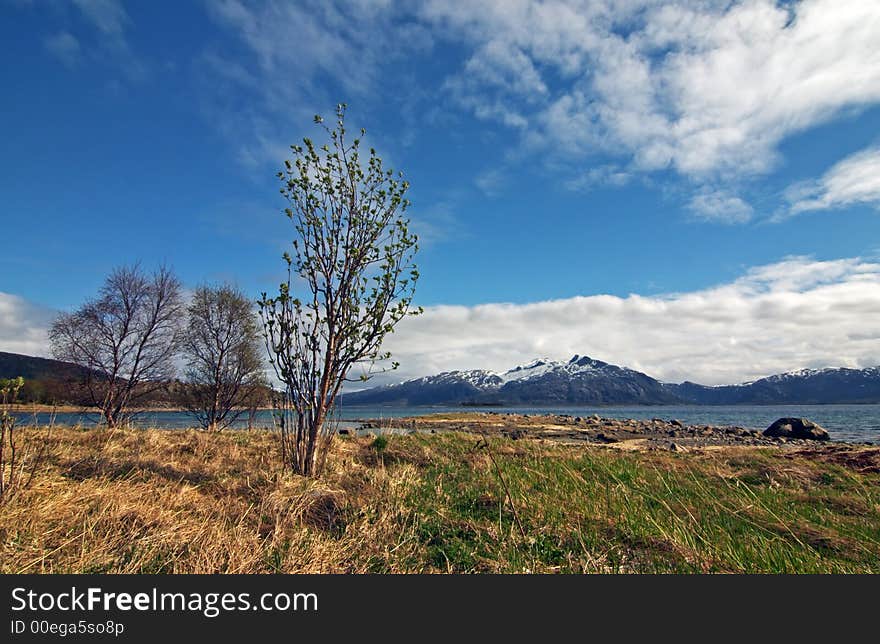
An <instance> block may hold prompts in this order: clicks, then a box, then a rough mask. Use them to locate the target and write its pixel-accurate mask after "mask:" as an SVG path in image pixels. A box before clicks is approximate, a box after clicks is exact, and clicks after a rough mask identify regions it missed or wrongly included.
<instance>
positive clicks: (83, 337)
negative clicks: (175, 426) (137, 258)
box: [49, 265, 183, 427]
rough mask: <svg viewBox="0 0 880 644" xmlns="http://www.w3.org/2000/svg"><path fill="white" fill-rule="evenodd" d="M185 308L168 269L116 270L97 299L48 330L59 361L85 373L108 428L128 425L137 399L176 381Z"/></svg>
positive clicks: (93, 398)
mask: <svg viewBox="0 0 880 644" xmlns="http://www.w3.org/2000/svg"><path fill="white" fill-rule="evenodd" d="M182 312H183V304H182V301H181V297H180V282H179V281H178V279H177V278H176V277H175V276H174V274H173V273H172V272H171V271H170V270H169V269H168V268H166V267H164V266H163V267H160V268H159V269H158V270H156V271H155V272H154V273H153V274H152V275H147V274H146V273H144V272H143V271H142V270H141V268H140V266H138V265H134V266H130V267H121V268H117V269H115V270H114V271H113V272H112V273H111V274H110V275H109V276H108V277H107V279H106V281H105V282H104V286H103V287H102V288H101V291H100V293H99V294H98V297H97V298H95V299H93V300H89V301H88V302H86V303H85V304H84V305H83V306H82V307H81V308H80V309H78V310H77V311H74V312H73V313H63V314H61V315H60V316H59V317H58V318H57V319H56V320H55V322H54V323H53V324H52V327H51V329H50V330H49V340H50V342H51V344H52V353H53V355H54V356H55V358H57V359H58V360H64V361H67V362H73V363H75V364H78V365H80V366H82V367H85V369H86V371H85V374H86V375H85V376H84V379H85V383H84V384H85V387H86V390H87V391H88V394H89V398H90V399H91V402H92V404H94V405H96V406H98V407H99V408H100V409H101V413H102V415H103V417H104V421H105V422H106V423H107V426H108V427H117V426H119V425H123V424H125V423H127V422H128V420H129V418H130V407H131V405H132V403H134V402H136V401H137V400H138V399H140V398H142V397H144V396H148V395H150V394H151V393H154V392H155V391H157V390H158V389H160V388H162V387H163V386H164V385H165V383H166V382H167V381H168V380H170V379H171V378H172V377H173V376H174V371H175V369H174V355H175V353H176V352H177V348H178V345H179V343H180V337H181V336H180V321H181V315H182Z"/></svg>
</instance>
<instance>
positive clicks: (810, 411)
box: [17, 405, 880, 443]
mask: <svg viewBox="0 0 880 644" xmlns="http://www.w3.org/2000/svg"><path fill="white" fill-rule="evenodd" d="M453 412H489V413H496V414H504V413H516V414H569V415H571V416H590V415H592V414H598V415H599V416H602V417H605V418H636V419H646V420H650V419H651V418H662V419H664V420H671V419H677V420H680V421H681V422H683V423H686V424H689V425H720V426H727V425H734V426H737V427H745V428H748V429H759V430H764V429H766V428H767V427H768V426H769V425H770V424H771V423H772V422H773V421H774V420H776V419H777V418H782V417H786V416H788V417H797V418H809V419H810V420H812V421H815V422H817V423H819V424H820V425H822V426H823V427H825V428H826V429H827V430H828V432H829V434H830V435H831V439H832V440H836V441H851V442H871V443H880V405H735V406H718V407H715V406H696V405H686V406H666V405H663V406H618V407H458V406H425V407H400V406H394V407H391V406H388V407H380V406H370V405H365V406H348V407H343V408H341V409H339V410H338V412H337V415H338V417H339V419H340V420H342V421H348V422H351V421H357V420H361V419H367V418H379V419H389V420H390V419H394V418H401V417H404V416H423V415H425V414H436V413H445V414H449V413H453ZM17 416H18V417H19V420H20V422H21V423H26V424H34V423H37V424H40V425H45V424H48V423H50V422H52V415H51V414H48V413H36V414H28V413H20V414H17ZM98 421H99V416H98V415H97V414H93V413H75V412H73V413H71V412H67V413H58V414H55V415H54V422H55V423H56V424H63V425H76V424H81V425H86V426H88V425H94V424H95V423H97V422H98ZM134 424H135V425H136V426H138V427H157V428H165V429H182V428H186V427H193V426H194V425H195V421H194V419H193V418H192V416H189V415H188V414H186V413H184V412H180V411H149V412H143V413H140V414H138V415H137V416H136V417H135V419H134ZM245 426H247V417H246V416H242V417H241V418H240V419H239V420H238V422H237V423H236V425H235V427H238V428H243V427H245ZM255 426H257V427H272V426H273V417H272V412H271V411H261V412H259V413H258V414H257V417H256V422H255Z"/></svg>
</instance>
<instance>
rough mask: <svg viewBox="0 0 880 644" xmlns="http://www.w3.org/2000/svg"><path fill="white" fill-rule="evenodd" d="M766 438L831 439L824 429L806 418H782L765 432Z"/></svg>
mask: <svg viewBox="0 0 880 644" xmlns="http://www.w3.org/2000/svg"><path fill="white" fill-rule="evenodd" d="M764 436H781V437H783V438H806V439H808V440H814V441H827V440H828V439H829V438H830V437H829V436H828V432H827V431H825V429H824V428H823V427H821V426H820V425H817V424H816V423H814V422H813V421H812V420H807V419H806V418H780V419H779V420H777V421H776V422H774V423H773V424H772V425H770V427H768V428H767V429H765V430H764Z"/></svg>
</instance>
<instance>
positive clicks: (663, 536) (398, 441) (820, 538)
mask: <svg viewBox="0 0 880 644" xmlns="http://www.w3.org/2000/svg"><path fill="white" fill-rule="evenodd" d="M416 445H419V447H421V449H422V450H423V451H424V452H425V453H428V454H430V455H431V458H430V459H428V461H427V463H424V464H423V466H422V467H423V470H422V471H423V475H422V476H421V485H419V486H418V487H417V488H416V489H414V490H413V492H412V496H411V499H410V504H411V506H412V507H413V508H414V509H415V508H417V509H418V515H419V516H418V524H419V535H420V538H421V539H422V540H423V541H424V543H425V544H426V548H427V553H426V555H427V558H428V561H429V562H430V564H431V565H432V566H433V567H436V568H438V569H441V570H448V571H451V572H520V571H535V572H543V571H558V572H652V573H653V572H676V573H682V572H684V573H693V572H750V573H758V572H767V573H770V572H773V573H776V572H785V573H793V572H799V573H814V572H815V573H819V572H877V571H878V570H880V513H878V508H880V506H878V503H880V496H878V492H880V477H878V476H877V475H876V474H873V475H865V474H859V473H856V472H854V471H852V470H849V469H847V468H845V467H842V466H840V465H835V464H830V463H818V462H815V461H811V460H808V459H806V458H801V459H800V460H798V459H789V458H785V457H783V456H782V454H781V453H780V452H778V451H775V450H754V449H748V450H746V449H739V450H726V451H712V452H705V453H699V454H696V453H688V454H681V455H674V454H668V453H635V452H629V453H627V452H621V451H615V450H605V449H587V450H584V449H578V448H547V447H545V446H540V445H536V444H534V443H531V444H530V443H527V442H524V441H520V442H518V443H510V442H507V441H501V440H499V441H493V442H491V443H490V445H489V448H488V449H489V450H491V451H492V454H493V455H494V459H495V462H497V464H498V470H500V476H499V474H498V472H497V471H496V469H495V467H494V465H493V464H492V459H491V458H489V453H488V451H487V449H486V448H483V449H475V441H474V439H473V438H468V437H462V436H449V435H445V436H430V437H406V438H395V439H393V441H392V442H391V444H390V446H389V448H388V450H387V452H388V456H387V457H386V458H388V459H389V460H391V459H393V458H394V455H395V453H396V452H397V451H398V450H399V452H400V454H401V455H402V459H401V460H405V458H406V457H405V454H406V453H408V452H411V451H412V450H413V447H415V446H416ZM513 445H515V448H514V447H512V446H513ZM502 479H503V482H504V483H505V484H506V486H507V488H508V489H509V491H510V498H508V497H507V493H506V492H505V489H504V487H505V486H504V485H503V484H502ZM517 517H518V518H519V520H520V522H521V524H522V527H523V530H522V531H520V530H519V527H518V525H517V523H516V518H517Z"/></svg>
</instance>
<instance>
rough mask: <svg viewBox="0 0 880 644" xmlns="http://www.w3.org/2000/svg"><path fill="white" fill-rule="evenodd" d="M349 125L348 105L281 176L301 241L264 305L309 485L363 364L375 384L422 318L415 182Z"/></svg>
mask: <svg viewBox="0 0 880 644" xmlns="http://www.w3.org/2000/svg"><path fill="white" fill-rule="evenodd" d="M344 120H345V105H344V104H340V105H338V106H337V109H336V126H335V127H334V128H333V129H330V128H329V127H327V126H326V125H324V124H323V119H321V117H320V116H316V117H315V123H316V124H318V125H320V126H321V128H322V129H323V130H324V132H325V133H326V134H327V136H328V138H329V140H328V142H327V143H326V144H324V145H322V146H320V147H317V146H316V145H315V144H314V143H313V142H312V140H311V139H308V138H306V139H303V145H294V146H291V150H292V151H293V155H294V161H293V162H292V163H291V161H286V162H285V168H284V170H283V171H282V172H279V173H278V178H279V179H280V180H281V182H282V187H281V194H282V195H283V196H284V197H285V198H286V199H287V201H288V204H289V207H288V208H287V209H286V210H285V214H286V215H287V217H288V218H289V219H290V221H291V222H292V223H293V227H294V230H295V231H296V238H295V239H294V241H293V252H292V253H284V261H285V263H286V264H287V281H286V282H284V283H282V284H281V285H280V288H279V293H278V295H277V296H275V297H271V298H270V297H268V296H267V295H266V293H263V296H262V299H261V300H260V302H259V304H260V315H261V318H262V321H263V327H264V331H265V339H266V346H267V348H268V350H269V355H270V362H271V364H272V366H273V367H274V369H275V373H276V375H277V376H278V379H279V380H280V381H281V382H282V383H283V385H284V392H283V396H282V399H281V401H280V412H281V413H280V414H279V420H280V425H281V440H282V458H283V459H284V461H285V463H286V464H288V465H289V466H290V467H291V468H292V469H293V471H294V472H296V473H299V474H303V475H306V476H314V475H318V474H320V471H321V469H322V468H323V464H324V459H325V456H326V450H327V447H328V446H329V442H330V439H331V438H332V436H333V434H334V432H335V425H334V423H332V422H328V418H329V417H330V414H331V410H332V407H333V403H334V400H335V399H336V396H337V394H338V393H339V391H340V389H341V387H342V385H343V383H344V381H345V380H346V378H347V375H348V374H349V373H350V372H351V371H353V369H354V368H355V366H356V365H360V366H361V368H362V374H361V379H366V378H368V377H369V375H370V372H371V367H372V365H373V364H374V363H375V362H376V361H379V360H387V359H388V358H389V357H390V354H389V353H387V352H386V353H382V351H381V346H382V341H383V339H384V338H385V336H386V334H388V333H390V332H392V331H393V329H394V327H395V325H396V324H397V323H398V322H400V321H401V320H402V319H403V318H404V317H405V316H406V315H408V314H409V315H415V314H418V313H420V312H421V309H416V310H411V308H410V304H411V302H412V297H413V293H414V289H415V284H416V280H417V279H418V271H417V270H416V267H415V264H414V263H413V259H414V256H415V253H416V251H417V250H418V244H417V237H416V235H414V234H412V233H411V232H410V231H409V220H408V219H407V218H406V217H405V216H404V215H405V212H406V210H407V208H408V207H409V205H410V202H409V201H408V200H407V199H406V198H405V194H406V192H407V190H408V188H409V183H408V182H407V181H405V180H404V179H403V173H397V174H395V173H394V172H393V171H392V170H385V169H384V168H383V166H382V159H381V158H380V157H379V156H378V155H377V154H376V151H375V150H374V149H372V148H371V149H370V152H369V158H368V159H365V160H364V162H362V158H361V154H360V144H361V139H360V138H354V139H352V140H351V141H349V139H348V138H347V136H346V134H347V133H346V130H345V123H344ZM360 134H361V137H363V136H364V134H366V132H365V131H364V130H361V131H360ZM292 278H295V281H292ZM294 291H298V293H295V292H294ZM396 366H397V364H396V363H393V364H392V365H391V368H396Z"/></svg>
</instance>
